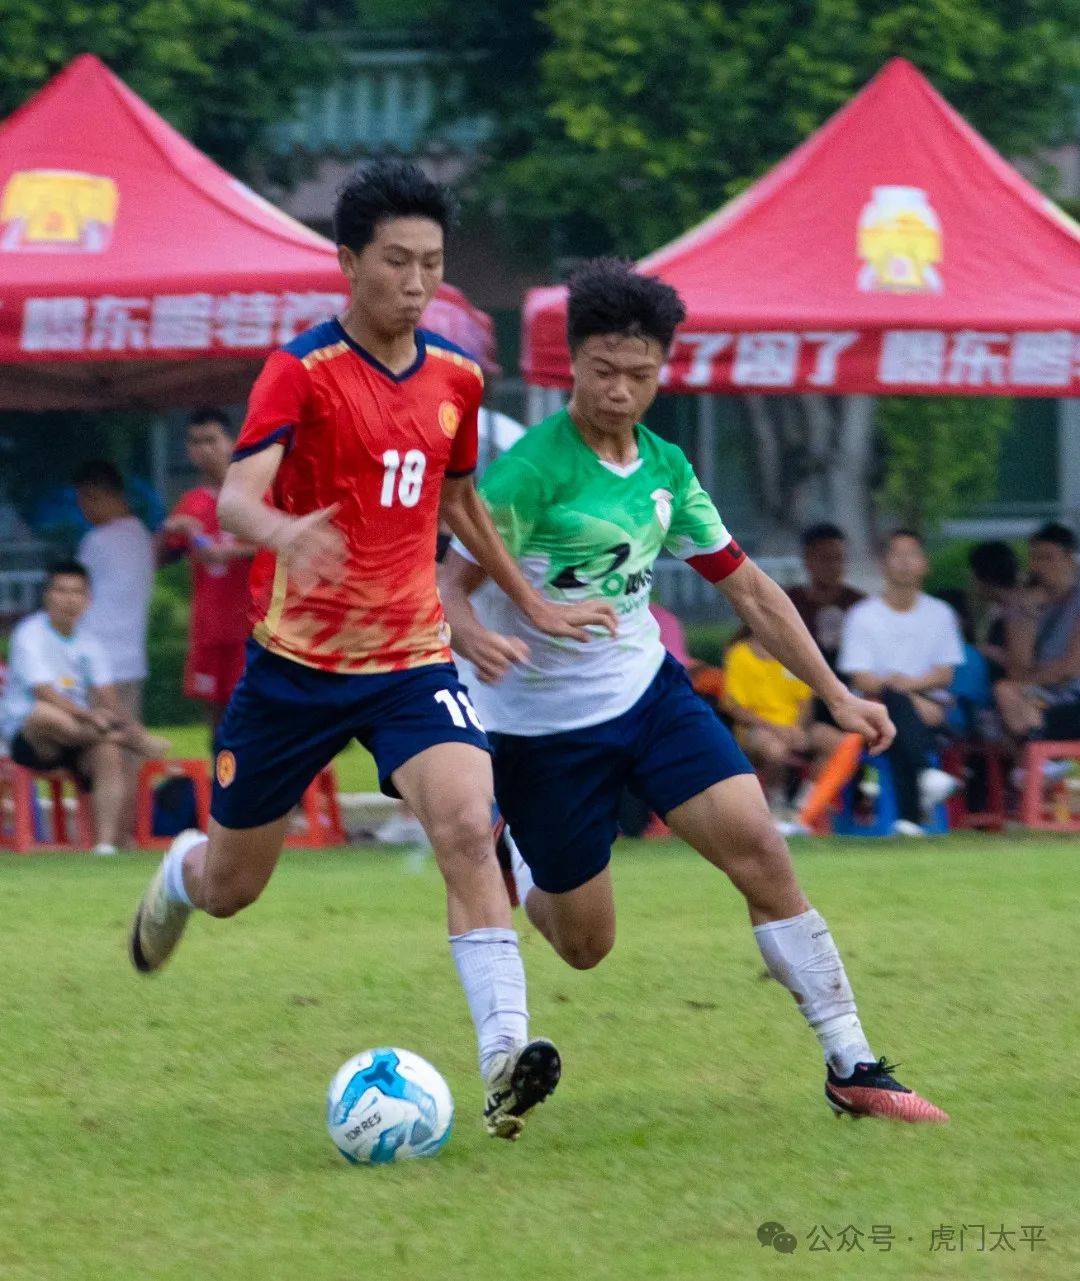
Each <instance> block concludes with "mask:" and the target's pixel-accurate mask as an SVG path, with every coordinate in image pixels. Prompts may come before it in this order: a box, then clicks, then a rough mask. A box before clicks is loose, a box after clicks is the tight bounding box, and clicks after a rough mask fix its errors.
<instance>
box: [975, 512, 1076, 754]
mask: <svg viewBox="0 0 1080 1281" xmlns="http://www.w3.org/2000/svg"><path fill="white" fill-rule="evenodd" d="M1028 546H1029V558H1028V568H1029V570H1030V574H1031V579H1032V586H1031V588H1030V589H1029V590H1028V591H1027V592H1025V593H1024V594H1022V595H1021V597H1020V598H1019V599H1018V601H1017V602H1016V604H1015V605H1014V607H1013V609H1012V611H1011V613H1010V616H1009V618H1008V621H1007V628H1006V630H1007V644H1006V664H1005V665H1006V671H1007V678H1006V679H1005V680H1003V681H999V682H998V683H997V685H996V686H995V687H994V697H995V700H996V702H997V705H998V708H999V710H1000V712H1001V717H1002V720H1004V722H1005V727H1006V729H1008V730H1009V732H1010V733H1011V734H1013V735H1015V737H1017V738H1020V739H1026V738H1044V739H1051V740H1059V739H1066V740H1067V739H1078V738H1080V572H1078V569H1077V564H1076V535H1075V534H1074V533H1073V532H1072V530H1071V529H1069V528H1067V527H1066V526H1065V525H1059V524H1056V523H1051V524H1049V525H1044V526H1043V527H1042V528H1041V529H1038V530H1036V531H1035V533H1034V534H1032V536H1031V539H1030V542H1029V544H1028Z"/></svg>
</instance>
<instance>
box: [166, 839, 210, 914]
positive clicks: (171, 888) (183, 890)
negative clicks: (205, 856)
mask: <svg viewBox="0 0 1080 1281" xmlns="http://www.w3.org/2000/svg"><path fill="white" fill-rule="evenodd" d="M192 835H193V836H194V835H195V834H194V833H192ZM205 840H206V837H205V836H203V835H202V833H201V832H200V833H199V840H194V839H192V840H183V841H174V842H173V844H172V846H171V847H170V849H169V852H168V854H166V855H165V893H166V894H167V895H168V896H169V898H171V899H172V901H173V902H174V903H183V905H184V906H185V907H194V906H195V905H194V904H193V903H192V901H191V899H190V898H189V897H188V892H187V886H186V885H185V884H184V857H185V855H186V854H187V852H188V850H192V849H194V848H195V846H196V845H198V844H199V842H200V841H205Z"/></svg>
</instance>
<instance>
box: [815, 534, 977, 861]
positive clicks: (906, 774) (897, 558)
mask: <svg viewBox="0 0 1080 1281" xmlns="http://www.w3.org/2000/svg"><path fill="white" fill-rule="evenodd" d="M929 568H930V567H929V564H928V562H927V559H926V551H925V548H924V547H923V543H922V539H921V538H920V537H919V535H918V534H916V533H915V532H914V531H912V530H910V529H898V530H897V531H896V532H895V533H894V534H892V535H891V536H890V538H889V541H888V543H887V545H886V547H885V555H884V559H883V561H882V571H883V573H884V577H885V591H884V592H883V593H882V595H880V596H871V597H869V598H868V599H866V600H864V601H860V603H859V604H858V605H855V606H853V607H852V608H851V609H850V610H849V611H848V613H847V616H846V617H845V619H844V630H843V637H842V641H841V645H840V656H839V660H838V664H837V665H838V667H839V670H840V671H841V672H842V673H843V674H844V675H846V676H847V677H848V678H849V681H850V684H851V687H852V688H853V689H855V690H857V691H858V692H859V693H860V694H867V695H871V696H873V697H877V698H880V699H881V700H882V702H884V704H885V706H886V707H887V708H888V711H889V715H890V716H891V718H892V720H893V723H894V724H895V726H896V739H895V740H894V742H893V745H892V747H891V748H890V749H889V752H888V756H889V761H890V764H891V765H892V770H893V775H894V778H895V786H896V800H897V807H898V809H899V811H900V821H899V822H898V823H897V825H896V832H897V835H903V836H915V835H920V834H921V831H922V829H921V826H920V825H921V822H922V814H923V811H924V810H926V809H929V808H931V807H932V806H933V805H935V804H937V803H939V802H940V801H942V800H944V799H945V798H946V797H947V796H948V795H950V794H951V793H952V792H953V791H954V790H955V789H956V786H957V781H956V779H954V778H953V777H952V776H951V775H949V774H946V773H945V772H944V771H942V770H939V769H934V768H932V767H931V764H930V757H931V753H932V752H933V747H934V742H933V731H934V729H935V728H936V727H938V726H939V725H941V724H942V722H943V721H944V719H945V712H946V706H947V702H948V690H949V686H950V685H951V684H952V678H953V671H954V669H955V668H956V667H957V666H959V664H961V663H962V662H963V661H964V645H963V640H962V638H961V635H960V628H959V626H958V624H957V621H956V615H955V614H954V613H953V611H952V610H951V609H950V608H949V606H948V605H946V604H945V602H944V601H941V600H937V599H935V598H934V597H933V596H927V595H926V594H925V593H924V592H923V590H922V585H923V583H924V582H925V581H926V575H927V573H928V571H929Z"/></svg>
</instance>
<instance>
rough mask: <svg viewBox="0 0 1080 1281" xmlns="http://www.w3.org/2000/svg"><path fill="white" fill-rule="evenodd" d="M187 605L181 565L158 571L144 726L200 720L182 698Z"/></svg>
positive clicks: (198, 709)
mask: <svg viewBox="0 0 1080 1281" xmlns="http://www.w3.org/2000/svg"><path fill="white" fill-rule="evenodd" d="M190 601H191V585H190V579H189V577H188V567H187V564H186V563H185V562H184V561H176V562H174V563H173V564H172V565H166V566H165V568H164V569H161V570H159V571H158V573H157V575H156V577H155V578H154V594H153V596H152V597H151V598H150V626H149V629H148V632H147V640H146V648H147V656H148V658H149V664H150V676H149V678H148V680H147V682H146V686H145V689H144V693H143V719H144V720H145V721H146V723H147V725H166V724H176V725H193V724H195V723H196V722H198V721H200V720H202V719H203V713H202V709H201V704H199V703H194V702H192V701H191V700H189V699H186V698H185V697H184V694H183V681H184V659H185V658H186V656H187V635H188V612H189V608H190Z"/></svg>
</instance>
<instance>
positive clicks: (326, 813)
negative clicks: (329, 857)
mask: <svg viewBox="0 0 1080 1281" xmlns="http://www.w3.org/2000/svg"><path fill="white" fill-rule="evenodd" d="M300 812H301V813H302V814H303V816H304V826H303V827H302V828H301V830H300V831H298V832H290V833H289V835H288V836H286V838H285V844H286V845H287V846H288V847H289V849H323V848H325V847H326V846H327V845H343V844H344V843H345V824H344V823H343V822H342V821H341V807H340V806H339V805H338V798H337V775H336V774H335V773H334V767H333V766H332V765H328V766H327V767H326V769H324V770H323V771H322V773H321V774H319V775H318V777H317V778H316V779H315V780H314V782H313V783H312V784H311V786H310V787H309V788H308V789H307V791H306V792H305V793H304V795H303V797H302V799H301V801H300Z"/></svg>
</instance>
